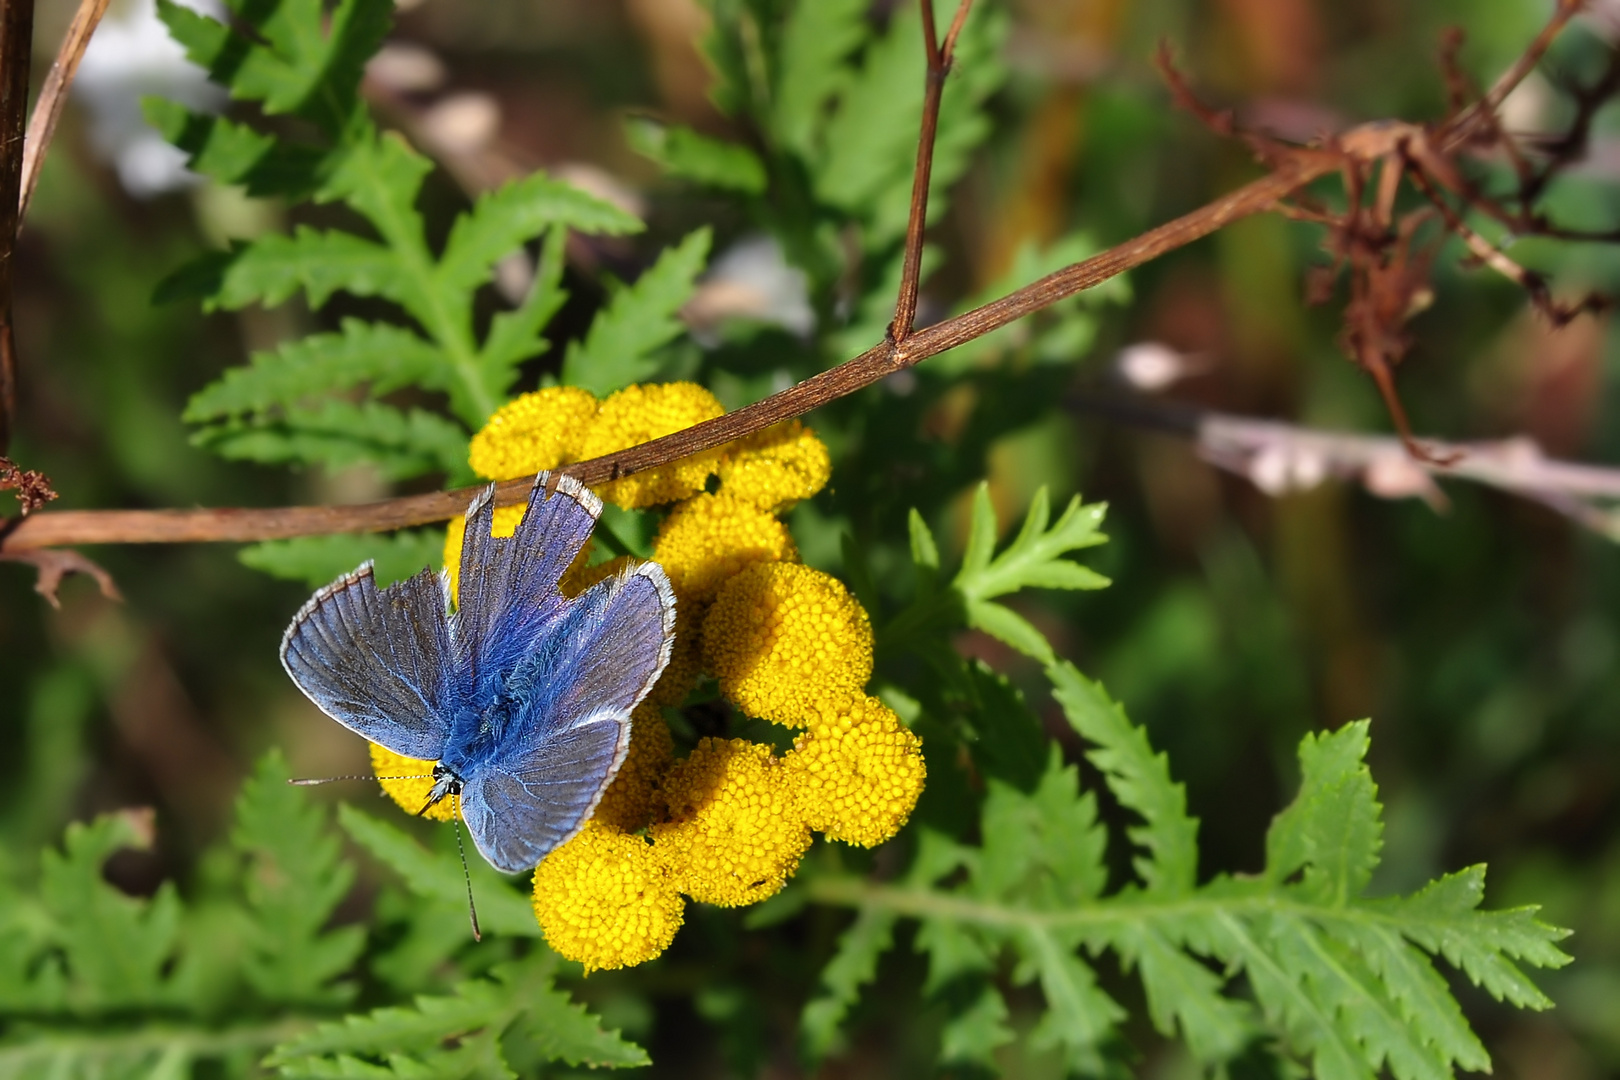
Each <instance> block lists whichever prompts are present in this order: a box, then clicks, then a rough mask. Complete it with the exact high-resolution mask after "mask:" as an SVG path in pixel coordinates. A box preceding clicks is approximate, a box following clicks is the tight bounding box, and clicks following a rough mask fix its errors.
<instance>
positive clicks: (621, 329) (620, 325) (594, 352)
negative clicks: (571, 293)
mask: <svg viewBox="0 0 1620 1080" xmlns="http://www.w3.org/2000/svg"><path fill="white" fill-rule="evenodd" d="M709 241H710V232H709V230H708V229H707V228H702V229H698V230H697V231H695V232H693V233H691V234H690V235H688V236H687V237H686V239H685V240H682V241H681V242H680V243H679V244H677V245H676V246H674V247H672V248H668V249H667V250H665V252H664V253H663V254H662V255H661V256H659V258H658V261H657V262H656V263H654V264H653V265H652V266H651V267H650V268H649V269H648V270H647V272H646V273H644V274H642V275H641V277H639V278H638V279H636V282H635V284H633V285H629V286H627V287H625V288H623V289H620V290H619V291H618V293H616V294H615V295H614V297H613V298H612V299H611V300H609V301H608V305H607V307H605V308H603V309H602V311H601V313H600V314H598V315H597V317H596V319H595V321H593V322H592V323H591V328H590V331H589V332H588V333H587V334H586V335H585V340H584V341H583V342H572V343H570V344H569V346H568V354H567V356H565V357H564V358H563V366H562V381H563V382H564V383H566V384H567V385H569V386H581V387H584V388H585V389H586V390H589V391H590V392H591V393H593V394H596V395H597V396H598V397H601V396H605V395H607V394H609V393H611V392H612V391H614V390H617V389H618V388H619V387H621V386H625V385H628V384H629V383H633V382H639V381H641V380H643V379H646V378H648V377H649V376H651V375H652V374H653V373H654V372H656V371H657V370H658V367H659V361H658V359H657V357H656V355H655V354H656V353H657V351H658V350H659V349H661V348H663V347H664V346H665V345H667V344H669V343H670V342H671V341H673V340H674V339H675V337H676V336H677V335H678V334H680V333H681V332H682V330H683V329H684V327H683V326H682V324H681V322H680V320H678V319H677V318H676V317H675V316H676V313H677V312H679V311H680V309H681V307H682V306H683V305H684V304H685V303H686V302H687V301H688V300H690V299H691V298H692V289H693V287H694V284H695V283H696V281H697V276H698V274H699V273H701V272H702V270H703V264H704V261H705V260H706V259H707V258H708V257H709Z"/></svg>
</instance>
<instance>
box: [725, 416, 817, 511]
mask: <svg viewBox="0 0 1620 1080" xmlns="http://www.w3.org/2000/svg"><path fill="white" fill-rule="evenodd" d="M719 472H720V491H721V492H722V493H723V494H726V495H730V496H732V497H733V498H738V499H745V500H747V501H748V502H750V503H753V504H754V505H755V506H757V507H759V508H760V509H762V510H768V511H770V512H771V513H781V512H782V511H783V510H785V509H787V508H788V507H790V506H792V505H793V504H794V503H796V502H802V501H803V500H805V499H808V498H809V497H810V496H812V495H814V494H815V493H816V492H818V491H820V490H821V489H822V488H824V487H826V486H827V480H828V479H829V478H830V477H831V476H832V458H830V457H829V456H828V455H827V446H826V444H825V443H823V442H822V441H821V440H820V439H818V438H816V435H815V432H813V431H811V430H810V429H809V428H807V427H805V426H804V425H803V424H801V423H799V421H797V420H785V421H783V422H782V423H780V424H774V425H772V426H771V427H768V428H766V429H765V430H764V431H757V432H755V433H754V434H752V435H749V436H748V437H747V438H743V439H738V440H737V441H736V442H734V443H731V444H729V445H728V446H727V447H726V453H725V457H724V459H723V460H722V461H721V462H720V469H719Z"/></svg>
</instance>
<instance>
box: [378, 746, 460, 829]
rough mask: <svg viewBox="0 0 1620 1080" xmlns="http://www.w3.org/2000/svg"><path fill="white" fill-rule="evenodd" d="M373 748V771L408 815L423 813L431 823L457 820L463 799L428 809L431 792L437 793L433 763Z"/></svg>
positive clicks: (379, 747)
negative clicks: (424, 808) (434, 789)
mask: <svg viewBox="0 0 1620 1080" xmlns="http://www.w3.org/2000/svg"><path fill="white" fill-rule="evenodd" d="M370 745H371V771H372V772H373V773H374V774H376V777H377V783H379V784H381V785H382V789H383V791H384V792H385V793H386V794H387V795H388V797H389V798H390V799H393V800H394V801H395V802H396V803H398V804H399V805H400V809H402V810H405V811H407V812H408V813H412V814H416V813H420V814H421V815H422V816H423V817H425V818H427V819H428V820H429V821H454V820H455V819H456V817H457V816H458V815H459V814H460V809H459V806H458V803H459V801H460V800H459V799H458V798H457V797H456V796H454V795H452V796H450V797H449V798H448V799H440V800H439V801H438V802H436V803H434V804H433V805H432V806H428V808H427V809H426V810H423V809H422V807H424V806H427V801H428V793H429V792H431V791H432V790H433V762H431V761H418V760H416V759H415V758H408V757H404V756H402V755H400V754H396V753H394V752H393V751H392V750H389V749H387V748H386V747H382V746H378V745H377V744H376V743H372V744H370Z"/></svg>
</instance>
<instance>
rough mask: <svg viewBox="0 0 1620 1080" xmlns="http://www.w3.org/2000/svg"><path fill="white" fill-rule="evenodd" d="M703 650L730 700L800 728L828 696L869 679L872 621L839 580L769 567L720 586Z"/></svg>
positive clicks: (806, 570)
mask: <svg viewBox="0 0 1620 1080" xmlns="http://www.w3.org/2000/svg"><path fill="white" fill-rule="evenodd" d="M703 652H704V657H705V659H706V660H707V661H708V666H709V670H710V671H712V672H714V674H715V675H716V676H718V677H719V679H720V692H721V693H723V694H724V695H725V696H726V697H727V698H729V699H730V700H731V701H732V703H734V704H735V705H737V706H738V707H740V708H741V709H743V710H744V711H745V712H747V713H749V714H750V715H752V716H759V717H763V718H765V719H766V720H774V721H775V722H776V723H778V724H786V725H788V726H789V727H799V726H802V725H803V723H804V721H805V718H806V717H807V716H808V715H810V713H811V712H812V711H813V710H814V709H815V707H816V706H817V705H818V704H819V703H820V702H822V701H824V700H826V699H827V697H828V695H829V694H833V693H837V692H840V691H845V692H848V691H858V690H860V689H861V688H862V687H863V686H865V685H866V680H868V679H870V678H871V677H872V624H871V621H870V620H869V619H868V618H867V615H866V610H865V609H864V608H862V607H861V605H860V604H859V603H857V602H856V601H855V598H854V597H852V596H851V595H850V594H849V590H848V589H846V588H844V586H843V584H842V583H840V582H839V581H838V580H837V579H836V578H833V577H829V576H828V575H826V574H823V573H822V572H821V571H819V570H812V569H810V568H809V567H807V566H798V565H794V564H792V563H767V564H764V565H760V566H753V567H750V568H748V569H747V570H744V571H743V572H742V573H740V574H738V575H737V576H736V577H734V578H732V579H731V580H730V581H728V582H726V583H725V585H723V586H722V587H721V589H720V594H719V596H718V597H717V598H716V599H715V602H714V607H713V608H711V609H710V611H709V617H708V619H707V620H706V621H705V622H704V624H703Z"/></svg>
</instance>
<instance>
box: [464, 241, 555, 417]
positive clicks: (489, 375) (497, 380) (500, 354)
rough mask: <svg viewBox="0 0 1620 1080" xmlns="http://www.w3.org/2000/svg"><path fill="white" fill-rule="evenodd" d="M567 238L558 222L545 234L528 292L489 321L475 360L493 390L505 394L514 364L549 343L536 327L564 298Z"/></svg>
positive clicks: (513, 375) (546, 320)
mask: <svg viewBox="0 0 1620 1080" xmlns="http://www.w3.org/2000/svg"><path fill="white" fill-rule="evenodd" d="M567 239H568V230H566V229H564V228H562V227H560V226H558V227H555V228H553V229H551V231H550V232H548V233H547V234H546V238H545V240H544V241H543V242H542V244H541V247H540V258H539V261H538V262H536V264H535V273H534V282H533V284H531V285H530V286H529V294H528V295H527V296H525V297H524V298H523V303H522V304H520V305H518V307H517V308H516V309H515V310H513V311H502V312H500V313H498V314H497V315H496V316H495V318H494V319H492V320H491V321H490V325H489V334H488V336H486V337H485V339H484V347H483V350H482V351H481V353H480V354H479V358H478V364H479V368H480V369H481V370H482V372H483V378H484V383H485V385H486V386H488V387H489V388H490V390H491V392H493V393H496V394H499V395H505V393H506V392H507V390H509V389H510V388H511V385H512V381H513V380H514V379H515V378H516V377H517V365H518V364H520V363H522V362H523V361H525V360H528V359H529V358H531V357H535V356H539V355H540V354H541V353H543V352H545V351H546V350H547V349H548V348H549V347H550V346H549V344H548V343H547V341H546V340H545V338H543V337H541V336H540V331H541V330H543V329H544V328H545V326H546V324H547V323H549V322H550V321H551V317H552V316H553V315H555V314H557V311H558V310H559V309H560V308H561V307H562V305H563V302H564V301H565V300H567V299H568V294H567V293H566V292H564V291H563V288H562V274H563V267H564V263H565V251H564V248H565V243H566V241H567Z"/></svg>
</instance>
